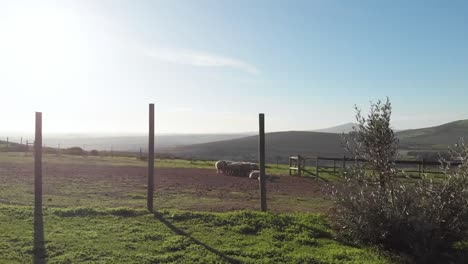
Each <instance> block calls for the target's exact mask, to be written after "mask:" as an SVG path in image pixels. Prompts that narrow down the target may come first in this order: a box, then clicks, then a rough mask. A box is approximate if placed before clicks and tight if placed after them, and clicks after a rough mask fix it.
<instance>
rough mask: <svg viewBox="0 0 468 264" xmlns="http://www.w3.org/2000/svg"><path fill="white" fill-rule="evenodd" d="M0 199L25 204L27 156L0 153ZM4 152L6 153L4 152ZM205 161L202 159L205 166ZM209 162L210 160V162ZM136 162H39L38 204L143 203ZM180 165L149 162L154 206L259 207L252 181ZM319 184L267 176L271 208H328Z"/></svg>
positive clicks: (141, 171)
mask: <svg viewBox="0 0 468 264" xmlns="http://www.w3.org/2000/svg"><path fill="white" fill-rule="evenodd" d="M2 155H3V157H0V194H1V195H0V203H4V204H5V203H6V204H15V205H30V204H31V203H32V201H33V174H34V172H33V163H32V158H31V157H24V156H22V155H8V154H2ZM5 155H7V156H5ZM209 164H211V162H206V165H208V166H209ZM213 164H214V163H213ZM144 165H145V164H144V163H142V162H138V161H136V160H135V161H134V160H133V159H132V160H128V159H123V158H114V159H100V158H92V157H87V158H84V157H55V156H54V155H49V156H47V157H46V159H45V161H44V167H43V174H44V176H43V194H44V198H43V200H44V206H46V207H47V206H50V207H77V206H84V207H96V208H109V207H119V206H130V207H135V208H144V205H145V199H146V196H145V195H146V167H145V166H144ZM186 165H187V167H186V168H180V167H176V166H177V164H171V163H164V162H161V163H158V161H156V165H155V186H156V188H155V199H154V205H155V209H166V208H171V209H181V210H195V211H232V210H243V209H246V210H249V209H258V208H259V204H260V202H259V190H258V181H257V180H252V179H249V178H247V177H235V176H227V175H222V174H217V173H216V170H215V169H214V165H212V166H211V167H212V168H209V167H208V166H206V165H205V164H203V165H202V166H199V168H197V167H196V166H197V165H196V164H195V165H193V167H191V165H190V164H186ZM324 188H325V185H324V183H323V182H321V181H317V180H313V179H311V178H299V177H289V176H273V177H271V178H269V179H268V180H267V191H268V192H267V195H268V204H269V208H270V210H271V211H273V212H301V211H303V212H324V211H326V210H328V208H329V207H330V204H331V201H329V200H328V199H327V198H326V196H325V195H324V193H323V189H324Z"/></svg>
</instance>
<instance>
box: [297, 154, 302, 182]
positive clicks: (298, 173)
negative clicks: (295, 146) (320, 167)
mask: <svg viewBox="0 0 468 264" xmlns="http://www.w3.org/2000/svg"><path fill="white" fill-rule="evenodd" d="M301 165H302V164H301V155H299V154H297V176H299V177H301V176H302V166H301Z"/></svg>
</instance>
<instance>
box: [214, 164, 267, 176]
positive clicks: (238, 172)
mask: <svg viewBox="0 0 468 264" xmlns="http://www.w3.org/2000/svg"><path fill="white" fill-rule="evenodd" d="M215 167H216V172H217V173H218V174H221V173H222V174H226V175H231V176H241V177H249V178H251V179H258V177H259V175H260V172H259V167H258V165H257V164H256V163H252V162H236V161H226V160H218V161H217V162H216V164H215Z"/></svg>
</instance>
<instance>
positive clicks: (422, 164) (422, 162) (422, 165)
mask: <svg viewBox="0 0 468 264" xmlns="http://www.w3.org/2000/svg"><path fill="white" fill-rule="evenodd" d="M421 167H422V173H423V174H424V169H425V168H424V158H422V161H421Z"/></svg>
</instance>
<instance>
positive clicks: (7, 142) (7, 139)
mask: <svg viewBox="0 0 468 264" xmlns="http://www.w3.org/2000/svg"><path fill="white" fill-rule="evenodd" d="M9 141H10V140H9V138H8V137H7V138H6V151H7V152H8V149H9V146H8V145H9Z"/></svg>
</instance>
